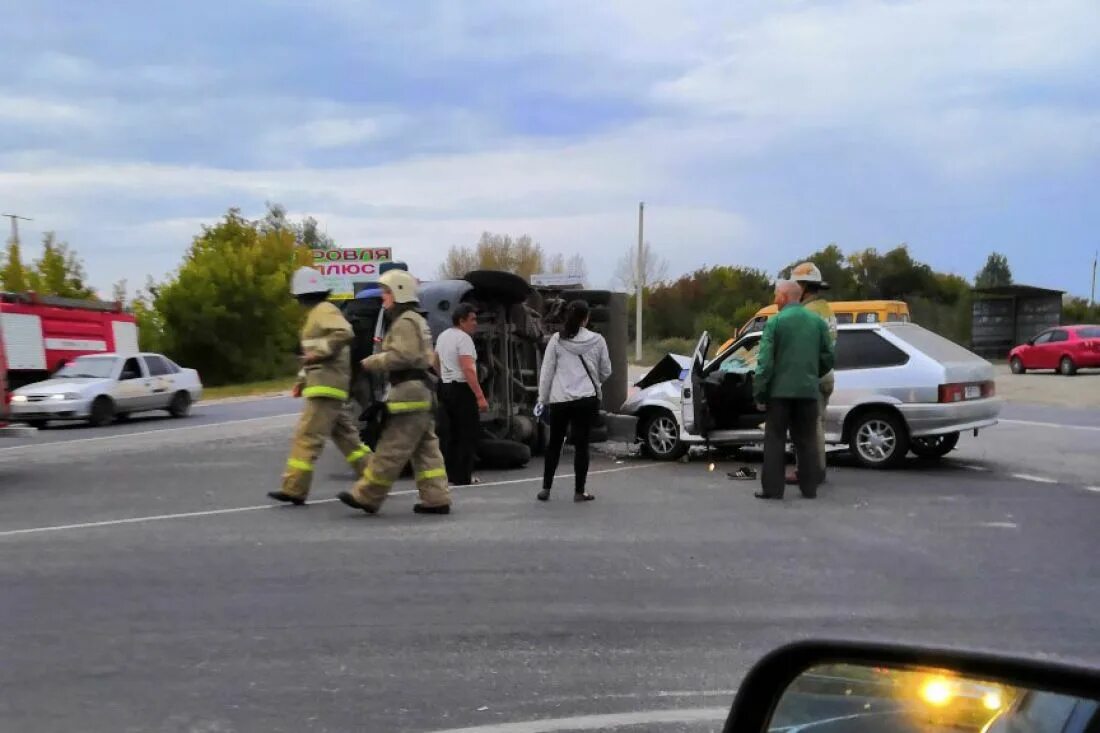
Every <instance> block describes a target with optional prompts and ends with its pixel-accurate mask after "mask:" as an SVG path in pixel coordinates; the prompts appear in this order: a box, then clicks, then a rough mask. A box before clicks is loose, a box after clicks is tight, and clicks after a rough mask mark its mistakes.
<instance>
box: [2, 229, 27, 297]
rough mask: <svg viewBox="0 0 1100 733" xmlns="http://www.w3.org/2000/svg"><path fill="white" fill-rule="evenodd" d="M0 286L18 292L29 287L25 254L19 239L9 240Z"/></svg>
mask: <svg viewBox="0 0 1100 733" xmlns="http://www.w3.org/2000/svg"><path fill="white" fill-rule="evenodd" d="M0 286H2V287H3V289H4V290H10V291H13V292H16V293H18V292H21V291H23V290H26V289H27V269H26V267H24V266H23V255H22V252H21V251H20V248H19V240H18V239H10V240H8V251H7V253H6V255H5V257H4V268H3V269H2V270H0Z"/></svg>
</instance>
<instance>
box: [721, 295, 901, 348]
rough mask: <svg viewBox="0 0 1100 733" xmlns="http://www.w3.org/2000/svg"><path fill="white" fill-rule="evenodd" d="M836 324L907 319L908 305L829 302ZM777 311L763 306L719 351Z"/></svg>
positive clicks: (857, 301)
mask: <svg viewBox="0 0 1100 733" xmlns="http://www.w3.org/2000/svg"><path fill="white" fill-rule="evenodd" d="M829 306H830V307H832V309H833V315H835V316H836V322H837V324H838V325H843V324H845V323H892V322H897V321H900V322H902V323H907V322H908V321H909V306H908V305H906V304H905V303H904V302H902V301H900V300H845V301H836V302H832V301H830V302H829ZM778 312H779V308H778V307H777V306H776V305H774V304H773V305H768V306H764V307H763V308H761V309H760V310H758V311H756V315H754V316H753V317H752V318H750V319H749V320H748V321H746V322H745V325H743V326H741V328H740V329H738V331H737V334H736V335H735V336H734V337H733V338H731V339H729V340H728V341H726V343H724V344H722V345H721V346H719V347H718V352H717V353H721V352H722V351H724V350H725V349H726V347H728V346H730V345H731V344H732V343H733V342H734V341H736V340H737V339H739V338H741V337H742V336H744V335H745V334H746V333H751V332H753V331H763V330H764V324H765V323H767V322H768V319H769V318H771V317H772V316H774V315H775V314H776V313H778Z"/></svg>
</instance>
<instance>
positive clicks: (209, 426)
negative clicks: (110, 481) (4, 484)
mask: <svg viewBox="0 0 1100 733" xmlns="http://www.w3.org/2000/svg"><path fill="white" fill-rule="evenodd" d="M298 414H299V413H297V412H284V413H282V414H279V415H264V416H262V417H248V418H244V419H243V420H226V421H225V422H211V423H203V424H202V425H187V426H185V427H182V428H160V429H159V430H158V429H154V430H139V431H136V432H132V433H112V434H111V435H100V436H97V437H95V438H76V439H74V440H50V441H45V442H42V443H26V444H24V445H14V446H10V447H8V448H0V453H10V452H11V451H17V450H28V449H31V448H44V447H51V448H59V447H64V446H67V445H78V444H80V443H98V442H100V441H104V440H120V439H122V438H138V437H141V436H144V435H164V434H166V433H182V432H185V431H188V430H212V429H214V428H218V427H221V426H223V425H244V424H245V423H252V422H260V421H262V420H276V419H281V418H285V417H296V416H297V415H298Z"/></svg>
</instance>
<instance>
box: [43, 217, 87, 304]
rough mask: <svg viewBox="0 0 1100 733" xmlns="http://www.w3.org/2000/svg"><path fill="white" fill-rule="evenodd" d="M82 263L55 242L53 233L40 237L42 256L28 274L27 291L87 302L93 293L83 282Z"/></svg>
mask: <svg viewBox="0 0 1100 733" xmlns="http://www.w3.org/2000/svg"><path fill="white" fill-rule="evenodd" d="M85 277H86V275H85V274H84V264H83V263H82V262H81V261H80V258H79V257H77V255H76V253H75V252H73V251H71V250H70V249H69V245H68V244H67V243H65V242H59V241H57V236H56V235H55V234H54V233H53V232H46V233H45V234H43V235H42V256H41V257H39V258H38V259H37V260H35V261H34V269H33V270H31V271H30V272H28V273H27V282H28V285H29V286H30V288H31V289H32V290H34V291H36V292H38V293H41V294H43V295H57V296H60V297H62V298H78V299H82V300H88V299H91V298H94V297H95V290H93V289H92V288H90V287H88V286H87V285H86V284H85V283H84V278H85Z"/></svg>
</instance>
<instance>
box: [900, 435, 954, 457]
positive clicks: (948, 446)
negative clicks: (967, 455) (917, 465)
mask: <svg viewBox="0 0 1100 733" xmlns="http://www.w3.org/2000/svg"><path fill="white" fill-rule="evenodd" d="M958 444H959V434H958V433H947V434H946V435H927V436H925V437H922V438H913V444H912V445H911V446H909V450H911V451H913V455H916V456H920V457H921V458H943V457H944V456H946V455H947V454H948V453H950V452H951V451H953V450H955V446H957V445H958Z"/></svg>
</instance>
